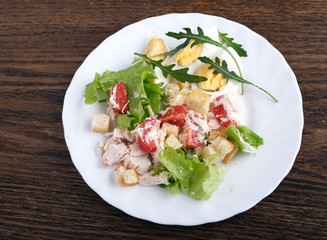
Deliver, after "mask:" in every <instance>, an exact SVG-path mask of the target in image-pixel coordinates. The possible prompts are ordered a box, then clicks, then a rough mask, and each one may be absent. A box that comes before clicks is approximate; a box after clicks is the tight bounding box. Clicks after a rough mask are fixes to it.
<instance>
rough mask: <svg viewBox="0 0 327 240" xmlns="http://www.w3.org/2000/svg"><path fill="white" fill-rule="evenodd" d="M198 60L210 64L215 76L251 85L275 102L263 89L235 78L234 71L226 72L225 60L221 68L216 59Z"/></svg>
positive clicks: (200, 58)
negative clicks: (218, 75) (222, 76)
mask: <svg viewBox="0 0 327 240" xmlns="http://www.w3.org/2000/svg"><path fill="white" fill-rule="evenodd" d="M199 60H200V61H201V62H203V63H208V64H210V67H209V69H216V70H215V71H214V72H213V73H215V74H218V73H223V74H224V77H225V78H231V79H234V80H235V81H238V82H240V83H246V84H249V85H252V86H254V87H256V88H259V89H260V90H262V91H264V92H265V93H267V94H268V95H269V96H270V97H271V98H272V99H274V100H275V101H276V102H278V101H277V99H276V98H274V97H273V96H272V95H271V94H270V93H269V92H267V91H266V90H264V89H263V88H261V87H259V86H257V85H255V84H253V83H251V82H249V81H247V80H245V79H243V78H241V77H239V76H237V74H236V73H235V72H234V71H229V70H228V67H227V63H226V61H225V60H223V64H222V66H220V60H219V58H218V57H216V59H215V61H213V60H211V59H210V58H208V57H199Z"/></svg>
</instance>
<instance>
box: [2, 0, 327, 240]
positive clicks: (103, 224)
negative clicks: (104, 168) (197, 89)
mask: <svg viewBox="0 0 327 240" xmlns="http://www.w3.org/2000/svg"><path fill="white" fill-rule="evenodd" d="M173 12H201V13H206V14H212V15H219V16H222V17H225V18H228V19H230V20H233V21H236V22H239V23H242V24H244V25H246V26H248V27H250V28H251V29H252V30H254V31H255V32H257V33H259V34H260V35H262V36H264V37H265V38H267V39H268V40H269V41H270V42H271V43H272V44H273V45H274V46H275V47H276V48H277V49H278V50H279V51H280V52H281V53H282V54H283V55H284V56H285V58H286V60H287V61H288V63H289V64H290V66H291V67H292V69H293V70H294V72H295V74H296V76H297V79H298V83H299V86H300V89H301V92H302V95H303V109H304V116H305V126H304V131H303V139H302V146H301V149H300V152H299V154H298V156H297V158H296V162H295V165H294V167H293V169H292V170H291V172H290V173H289V174H288V176H287V177H286V178H285V179H284V181H283V182H282V183H281V184H280V186H279V187H278V188H277V189H276V190H275V191H274V192H273V193H272V194H271V195H270V196H268V197H267V198H265V199H264V200H263V201H261V202H260V203H259V204H258V205H256V206H255V207H254V208H252V209H250V210H249V211H247V212H245V213H242V214H239V215H237V216H234V217H232V218H230V219H228V220H225V221H222V222H217V223H210V224H204V225H200V226H195V227H181V226H164V225H157V224H154V223H151V222H147V221H143V220H139V219H135V218H133V217H130V216H128V215H127V214H125V213H123V212H121V211H120V210H118V209H116V208H114V207H112V206H110V205H108V204H107V203H106V202H104V201H103V200H102V199H100V197H99V196H98V195H97V194H96V193H95V192H93V191H92V190H91V189H90V188H89V187H88V186H87V185H86V184H85V183H84V181H83V179H82V177H81V176H80V174H79V173H78V172H77V170H76V169H75V167H74V165H73V164H72V161H71V159H70V156H69V153H68V150H67V147H66V145H65V141H64V136H63V128H62V122H61V111H62V104H63V99H64V94H65V91H66V89H67V87H68V85H69V83H70V81H71V79H72V76H73V74H74V72H75V71H76V69H77V68H78V67H79V66H80V64H81V63H82V61H83V60H84V59H85V57H86V56H87V55H88V54H89V53H90V52H91V51H92V50H93V49H94V48H95V47H96V46H97V45H98V44H100V43H101V42H102V41H103V40H104V39H105V38H106V37H108V36H109V35H111V34H113V33H114V32H116V31H118V30H119V29H121V28H122V27H124V26H126V25H128V24H130V23H133V22H136V21H139V20H141V19H144V18H147V17H150V16H155V15H162V14H166V13H173ZM0 32H1V35H0V46H1V48H0V54H1V55H0V79H1V81H0V96H1V101H0V110H1V112H0V119H1V121H0V122H1V128H0V135H1V138H0V139H1V140H0V150H1V151H0V177H1V181H0V238H1V239H104V238H106V239H175V238H179V239H327V231H326V226H327V221H326V219H327V204H326V203H327V192H326V191H327V184H326V183H327V182H326V180H327V170H326V169H327V137H326V136H327V2H326V1H324V0H317V1H295V0H292V1H278V0H269V1H224V0H223V1H209V0H197V1H186V0H179V1H160V2H155V1H149V0H148V1H136V0H130V1H119V0H116V1H92V0H89V1H78V0H75V1H29V0H26V1H9V0H8V1H4V0H3V1H1V2H0ZM272 67H273V66H272Z"/></svg>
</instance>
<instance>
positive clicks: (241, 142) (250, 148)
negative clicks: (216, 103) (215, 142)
mask: <svg viewBox="0 0 327 240" xmlns="http://www.w3.org/2000/svg"><path fill="white" fill-rule="evenodd" d="M226 135H227V136H228V137H229V138H231V139H233V140H234V141H235V142H236V143H237V145H238V146H239V148H240V149H241V150H242V152H249V153H253V152H255V148H258V146H259V145H263V139H262V138H261V137H260V136H259V135H257V134H256V133H255V132H253V131H252V130H250V129H249V128H248V127H246V126H239V127H236V126H235V125H229V126H228V127H227V129H226Z"/></svg>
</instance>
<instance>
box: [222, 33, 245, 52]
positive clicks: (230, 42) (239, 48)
mask: <svg viewBox="0 0 327 240" xmlns="http://www.w3.org/2000/svg"><path fill="white" fill-rule="evenodd" d="M219 37H220V39H221V43H222V44H224V43H226V45H227V47H231V48H233V49H234V50H235V51H236V52H237V54H238V55H239V56H240V57H247V56H248V54H247V52H246V51H245V50H244V49H243V48H242V45H241V44H238V43H235V42H233V40H234V38H229V37H227V33H221V32H219Z"/></svg>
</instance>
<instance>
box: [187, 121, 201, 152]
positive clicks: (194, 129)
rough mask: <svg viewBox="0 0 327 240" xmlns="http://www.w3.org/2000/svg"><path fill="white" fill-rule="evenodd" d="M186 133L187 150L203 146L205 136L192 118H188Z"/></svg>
mask: <svg viewBox="0 0 327 240" xmlns="http://www.w3.org/2000/svg"><path fill="white" fill-rule="evenodd" d="M185 132H186V140H185V148H196V147H200V146H202V145H203V143H204V135H203V133H202V132H201V130H200V129H199V127H198V126H197V125H196V124H195V123H194V121H193V120H192V118H191V117H190V116H187V120H186V129H185Z"/></svg>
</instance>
